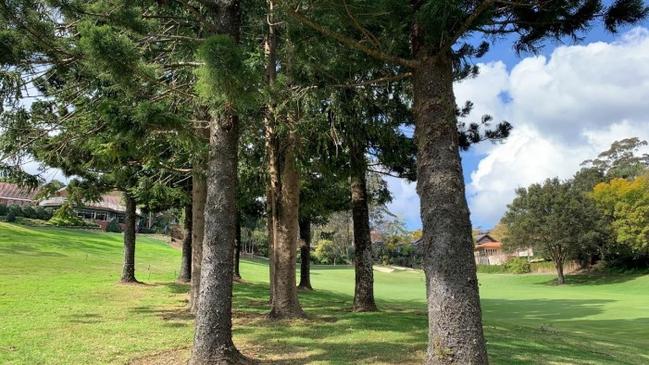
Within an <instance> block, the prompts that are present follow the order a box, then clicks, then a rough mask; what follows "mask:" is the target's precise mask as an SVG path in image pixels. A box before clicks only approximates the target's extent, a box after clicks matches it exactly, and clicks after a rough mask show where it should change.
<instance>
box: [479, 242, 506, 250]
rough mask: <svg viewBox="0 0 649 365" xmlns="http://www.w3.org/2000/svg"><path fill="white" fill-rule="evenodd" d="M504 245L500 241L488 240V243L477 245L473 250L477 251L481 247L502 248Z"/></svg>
mask: <svg viewBox="0 0 649 365" xmlns="http://www.w3.org/2000/svg"><path fill="white" fill-rule="evenodd" d="M502 247H503V244H502V243H501V242H500V241H493V242H487V243H483V244H481V245H477V246H475V248H474V249H473V250H474V251H477V250H479V249H481V248H502Z"/></svg>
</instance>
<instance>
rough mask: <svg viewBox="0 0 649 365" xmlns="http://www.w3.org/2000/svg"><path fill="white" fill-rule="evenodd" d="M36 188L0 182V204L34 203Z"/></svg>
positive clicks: (22, 204)
mask: <svg viewBox="0 0 649 365" xmlns="http://www.w3.org/2000/svg"><path fill="white" fill-rule="evenodd" d="M36 194H38V189H29V188H21V187H20V186H18V185H16V184H11V183H6V182H0V205H20V206H27V205H36V204H37V202H36V200H35V197H36Z"/></svg>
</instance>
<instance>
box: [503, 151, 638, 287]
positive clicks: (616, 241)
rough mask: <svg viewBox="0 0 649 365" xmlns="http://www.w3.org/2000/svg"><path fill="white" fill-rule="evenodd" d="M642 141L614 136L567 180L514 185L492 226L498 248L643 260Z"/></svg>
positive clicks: (608, 262) (585, 259)
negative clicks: (499, 238) (513, 194)
mask: <svg viewBox="0 0 649 365" xmlns="http://www.w3.org/2000/svg"><path fill="white" fill-rule="evenodd" d="M646 146H647V142H646V141H641V140H640V139H638V138H627V139H624V140H620V141H616V142H614V143H613V144H612V145H611V147H610V148H609V149H608V150H606V151H604V152H602V153H600V154H599V155H598V156H597V158H596V159H593V160H587V161H584V163H582V168H581V170H579V171H578V172H577V173H576V174H575V175H574V176H573V177H572V178H571V179H568V180H559V179H558V178H554V179H548V180H546V181H545V182H543V183H539V184H532V185H530V186H529V187H527V188H520V189H518V190H517V191H516V198H515V199H514V200H513V202H512V203H511V204H510V205H508V210H507V212H506V213H505V215H504V217H503V219H502V225H501V230H502V231H504V232H500V234H502V235H503V242H504V244H505V249H508V250H516V249H525V248H528V247H532V248H533V249H534V254H535V256H536V255H539V256H541V257H546V258H548V259H551V260H552V261H553V262H554V265H555V268H556V271H557V280H558V283H559V284H563V283H564V282H565V277H564V264H565V262H566V261H567V260H577V261H578V262H579V263H580V264H581V266H582V267H583V268H591V267H592V266H593V265H596V264H597V265H599V266H608V267H618V268H647V267H648V266H649V155H647V154H645V153H641V152H642V149H643V148H644V147H646Z"/></svg>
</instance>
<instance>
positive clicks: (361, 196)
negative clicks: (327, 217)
mask: <svg viewBox="0 0 649 365" xmlns="http://www.w3.org/2000/svg"><path fill="white" fill-rule="evenodd" d="M363 152H364V151H363V149H361V148H359V147H358V146H352V150H351V193H352V221H353V225H354V271H355V273H356V286H355V287H354V307H353V310H354V311H355V312H373V311H376V310H377V308H376V303H375V302H374V273H373V271H372V239H371V237H370V214H369V208H368V202H367V186H366V181H365V172H366V163H365V156H364V154H363Z"/></svg>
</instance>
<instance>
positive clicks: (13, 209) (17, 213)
mask: <svg viewBox="0 0 649 365" xmlns="http://www.w3.org/2000/svg"><path fill="white" fill-rule="evenodd" d="M9 213H11V214H13V216H14V217H22V215H23V211H22V209H20V206H18V205H10V206H8V207H7V215H9Z"/></svg>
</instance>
